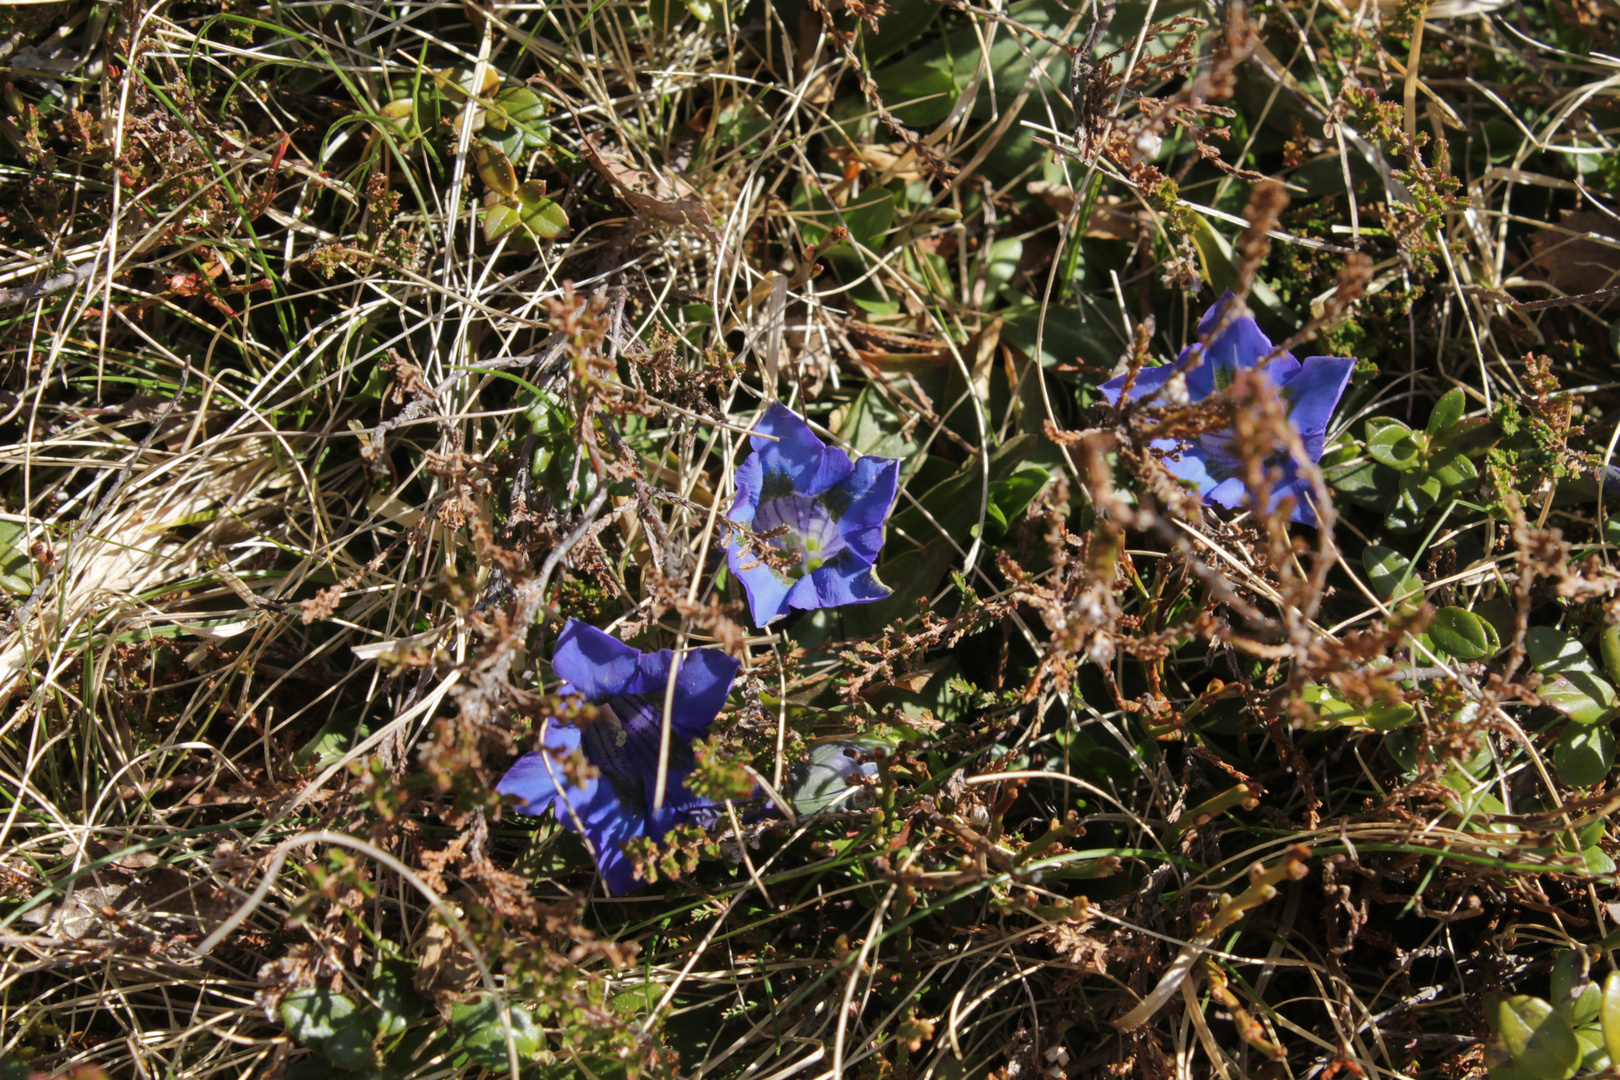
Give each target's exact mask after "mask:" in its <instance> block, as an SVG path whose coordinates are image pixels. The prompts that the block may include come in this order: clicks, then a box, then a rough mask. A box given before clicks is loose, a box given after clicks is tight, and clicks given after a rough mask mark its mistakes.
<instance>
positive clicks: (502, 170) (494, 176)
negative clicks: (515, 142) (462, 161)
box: [473, 142, 518, 196]
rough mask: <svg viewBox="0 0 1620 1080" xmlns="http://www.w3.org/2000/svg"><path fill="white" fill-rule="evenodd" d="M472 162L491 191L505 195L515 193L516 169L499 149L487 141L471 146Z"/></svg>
mask: <svg viewBox="0 0 1620 1080" xmlns="http://www.w3.org/2000/svg"><path fill="white" fill-rule="evenodd" d="M473 164H474V165H476V166H477V167H478V176H479V179H481V180H483V181H484V183H485V184H487V185H488V186H489V188H490V190H491V191H495V192H498V193H499V194H501V195H506V196H511V195H515V194H517V184H518V182H517V171H516V170H515V169H513V168H512V162H511V161H510V160H509V159H508V158H507V156H506V155H505V154H503V153H501V151H500V150H499V149H497V148H496V147H494V146H492V145H490V144H489V143H483V142H481V143H479V144H478V145H477V146H474V147H473Z"/></svg>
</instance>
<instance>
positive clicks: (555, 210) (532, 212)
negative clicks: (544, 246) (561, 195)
mask: <svg viewBox="0 0 1620 1080" xmlns="http://www.w3.org/2000/svg"><path fill="white" fill-rule="evenodd" d="M519 217H520V218H521V220H522V222H523V226H524V228H526V229H528V230H529V232H531V233H533V234H534V235H535V236H537V237H539V238H540V239H541V240H553V239H556V238H557V237H559V236H561V235H562V234H563V233H565V232H567V231H568V215H567V214H565V213H563V208H562V207H560V206H558V205H557V204H556V203H554V202H552V201H551V200H550V199H541V200H540V201H539V202H537V203H535V204H534V205H532V206H525V207H524V208H523V209H522V210H521V211H519Z"/></svg>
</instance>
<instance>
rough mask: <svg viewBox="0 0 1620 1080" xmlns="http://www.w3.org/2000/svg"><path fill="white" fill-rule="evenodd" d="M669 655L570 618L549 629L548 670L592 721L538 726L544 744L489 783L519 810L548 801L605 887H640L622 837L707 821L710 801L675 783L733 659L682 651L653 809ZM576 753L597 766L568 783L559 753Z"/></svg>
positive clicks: (725, 686)
mask: <svg viewBox="0 0 1620 1080" xmlns="http://www.w3.org/2000/svg"><path fill="white" fill-rule="evenodd" d="M673 660H674V655H673V654H672V653H671V652H670V651H669V650H668V649H660V650H658V651H657V652H651V653H643V652H637V651H636V650H635V649H632V648H631V647H630V646H628V645H626V644H625V643H624V642H622V641H619V640H618V639H617V638H614V637H611V636H609V635H608V634H604V633H603V632H602V631H600V630H598V629H596V627H594V626H589V625H587V624H586V623H582V622H580V621H579V620H578V619H569V620H568V623H567V624H566V625H565V626H564V627H563V629H562V633H561V634H559V635H557V648H556V651H555V652H554V653H553V654H552V657H551V668H552V670H553V671H555V672H556V673H557V675H558V676H559V677H561V678H562V680H563V683H562V686H561V688H560V690H559V692H560V693H564V694H580V695H582V696H583V697H584V698H585V700H586V701H588V702H590V703H591V704H592V705H595V706H596V718H595V719H594V720H582V721H581V722H580V723H579V724H577V725H576V724H571V723H559V722H558V721H556V720H553V721H551V722H550V723H549V724H547V725H546V729H545V734H544V736H543V738H542V742H543V743H544V745H545V747H546V749H545V750H544V751H541V752H540V753H535V754H525V755H524V756H523V757H521V758H519V759H518V761H517V764H515V765H513V766H512V768H511V769H510V770H508V771H507V773H506V775H505V776H503V777H501V781H500V783H499V784H497V785H495V789H496V790H497V791H499V792H500V793H501V794H503V795H513V796H516V798H517V799H518V805H517V808H518V810H519V811H521V812H522V813H525V814H534V815H536V816H538V815H540V814H543V813H545V812H546V810H548V809H553V810H555V811H556V814H557V819H558V820H559V821H561V822H562V823H563V825H564V826H565V827H567V828H569V829H572V830H573V831H574V832H577V833H581V834H582V835H583V836H584V837H585V839H586V840H588V841H590V845H591V849H592V851H593V852H594V854H595V856H596V865H597V867H598V868H599V869H600V870H601V871H602V880H603V881H604V882H606V883H607V887H608V890H609V891H610V892H613V893H617V894H621V895H622V894H624V893H627V892H630V891H631V890H633V889H635V888H637V887H639V886H640V885H641V884H642V882H641V881H640V879H638V878H637V877H636V872H635V867H634V866H633V865H632V863H631V861H630V858H629V856H627V855H626V854H625V853H624V842H625V841H626V840H629V839H631V838H632V837H637V836H650V837H652V838H653V839H654V840H658V839H662V838H663V836H664V834H665V833H667V832H669V830H670V829H672V828H674V827H675V826H676V825H680V824H685V823H688V822H698V823H701V824H707V823H708V822H709V821H711V820H712V818H713V816H714V813H713V811H714V808H715V804H714V803H712V802H710V801H709V800H707V799H702V798H699V797H698V796H696V795H694V794H692V792H690V791H688V790H687V788H686V786H685V784H683V783H682V781H683V780H685V779H686V777H687V776H689V775H690V774H691V772H692V768H693V764H694V762H693V758H692V750H691V744H692V740H694V739H699V738H702V737H703V735H704V733H705V732H707V731H708V729H709V725H710V724H712V723H713V722H714V718H715V716H716V715H717V714H718V713H719V712H720V708H721V706H723V705H724V704H725V703H726V697H727V695H729V694H730V693H731V684H732V682H733V681H735V679H736V678H737V669H738V667H739V666H740V665H739V664H738V662H737V661H736V660H734V659H732V658H731V657H729V656H727V655H726V654H725V653H723V652H721V651H720V650H718V649H694V650H692V651H691V652H689V653H687V654H686V655H685V656H684V657H682V659H681V666H680V671H679V672H678V673H677V674H676V676H675V701H674V705H673V708H672V709H671V711H670V725H671V728H672V730H671V732H670V748H669V749H670V753H669V775H668V777H667V778H666V781H665V785H664V805H663V808H662V809H659V810H655V809H653V794H654V792H655V790H656V788H657V784H658V744H659V738H660V734H661V731H662V727H663V715H664V691H665V687H666V686H667V685H668V682H669V666H670V664H671V663H672V662H673ZM575 751H579V752H580V753H581V754H582V755H583V756H584V758H585V760H586V761H588V762H589V763H590V764H592V765H594V766H595V767H596V768H597V770H598V771H599V772H600V773H601V775H600V776H597V777H595V778H594V779H591V780H587V781H586V782H585V783H584V784H583V785H576V784H570V783H569V782H568V778H567V777H566V776H565V775H564V773H563V766H562V761H563V759H564V758H567V757H569V756H570V755H572V754H573V753H574V752H575Z"/></svg>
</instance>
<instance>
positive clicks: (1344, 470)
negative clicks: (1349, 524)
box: [1322, 459, 1401, 510]
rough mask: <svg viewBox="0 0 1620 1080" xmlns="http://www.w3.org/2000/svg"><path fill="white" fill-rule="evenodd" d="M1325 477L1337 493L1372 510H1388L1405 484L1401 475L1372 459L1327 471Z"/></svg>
mask: <svg viewBox="0 0 1620 1080" xmlns="http://www.w3.org/2000/svg"><path fill="white" fill-rule="evenodd" d="M1322 476H1323V478H1324V479H1326V480H1327V482H1328V483H1329V484H1330V485H1332V487H1333V490H1334V491H1337V492H1338V493H1339V494H1340V495H1343V496H1344V497H1345V498H1347V499H1349V500H1350V501H1351V502H1353V503H1355V504H1356V505H1357V506H1365V507H1366V508H1367V509H1369V510H1383V509H1386V508H1387V507H1388V506H1389V504H1390V502H1391V500H1393V499H1394V498H1395V493H1396V491H1397V490H1399V486H1400V482H1401V474H1400V473H1398V472H1396V471H1395V470H1394V469H1392V468H1390V467H1389V466H1388V465H1381V464H1379V463H1378V462H1376V461H1372V460H1370V459H1367V460H1361V461H1352V462H1348V463H1346V464H1344V465H1336V466H1334V467H1332V468H1324V469H1323V472H1322Z"/></svg>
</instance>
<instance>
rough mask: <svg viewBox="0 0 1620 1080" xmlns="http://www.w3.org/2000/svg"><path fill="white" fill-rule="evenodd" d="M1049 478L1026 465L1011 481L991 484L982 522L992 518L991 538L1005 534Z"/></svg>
mask: <svg viewBox="0 0 1620 1080" xmlns="http://www.w3.org/2000/svg"><path fill="white" fill-rule="evenodd" d="M1049 480H1051V476H1050V475H1049V474H1048V473H1047V471H1046V470H1045V469H1043V468H1041V467H1040V466H1039V465H1025V466H1023V467H1022V468H1020V469H1019V470H1018V471H1017V472H1016V473H1014V474H1013V475H1012V478H1011V479H1010V480H997V481H995V482H994V483H992V484H991V485H990V504H989V506H987V507H986V508H985V510H986V513H985V523H986V525H988V524H989V523H990V522H991V521H995V522H996V524H997V527H996V528H992V529H990V530H989V538H990V540H992V541H994V542H997V543H999V542H1000V541H1001V539H1002V537H1003V536H1005V535H1006V532H1007V526H1008V525H1010V524H1011V523H1012V522H1013V521H1014V520H1015V519H1016V518H1017V517H1018V515H1019V514H1022V513H1023V512H1024V509H1025V508H1026V507H1028V506H1029V504H1030V503H1032V502H1034V501H1035V496H1037V495H1039V494H1040V493H1041V490H1042V489H1043V488H1045V487H1046V484H1047V482H1048V481H1049Z"/></svg>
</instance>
